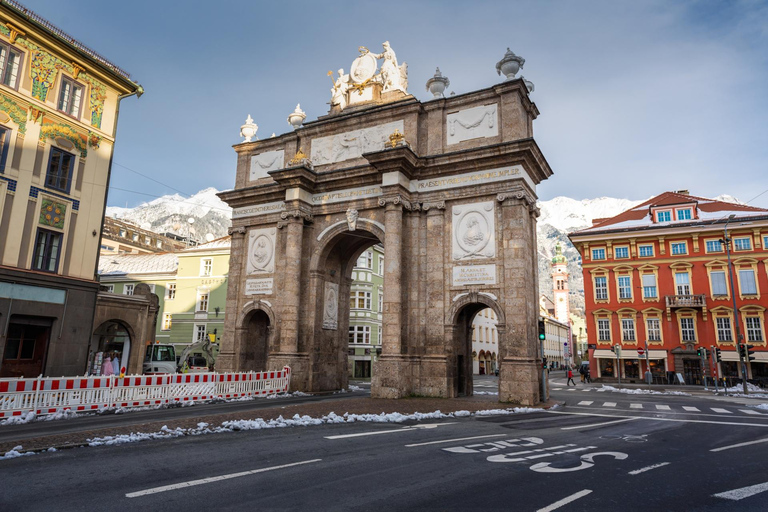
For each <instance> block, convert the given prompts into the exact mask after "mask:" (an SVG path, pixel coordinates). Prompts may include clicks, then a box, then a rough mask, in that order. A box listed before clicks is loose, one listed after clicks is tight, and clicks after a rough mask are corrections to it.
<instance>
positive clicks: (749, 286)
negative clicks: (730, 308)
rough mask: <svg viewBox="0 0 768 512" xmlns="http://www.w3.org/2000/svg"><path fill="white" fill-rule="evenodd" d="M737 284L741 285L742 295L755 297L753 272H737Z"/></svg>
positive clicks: (755, 287)
mask: <svg viewBox="0 0 768 512" xmlns="http://www.w3.org/2000/svg"><path fill="white" fill-rule="evenodd" d="M739 284H740V285H741V294H742V295H757V283H756V282H755V271H754V270H752V269H751V268H750V269H746V270H739Z"/></svg>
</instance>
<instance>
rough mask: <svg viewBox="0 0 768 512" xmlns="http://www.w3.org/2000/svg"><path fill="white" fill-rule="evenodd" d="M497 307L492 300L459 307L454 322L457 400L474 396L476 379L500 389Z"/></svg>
mask: <svg viewBox="0 0 768 512" xmlns="http://www.w3.org/2000/svg"><path fill="white" fill-rule="evenodd" d="M496 308H497V305H496V304H495V303H494V302H493V301H491V300H490V299H485V298H483V299H482V301H478V302H473V301H472V300H471V299H470V300H467V301H466V302H465V304H462V305H461V306H460V309H458V312H457V313H456V316H455V320H454V342H453V352H454V358H455V359H454V385H453V390H454V396H468V395H471V394H473V390H474V378H475V376H477V378H478V379H480V380H481V381H483V382H485V381H488V382H490V383H491V384H490V385H489V384H483V387H494V386H495V387H498V378H497V376H496V370H497V366H496V365H497V359H496V353H498V351H499V338H500V337H499V332H498V329H497V324H498V315H497V313H496Z"/></svg>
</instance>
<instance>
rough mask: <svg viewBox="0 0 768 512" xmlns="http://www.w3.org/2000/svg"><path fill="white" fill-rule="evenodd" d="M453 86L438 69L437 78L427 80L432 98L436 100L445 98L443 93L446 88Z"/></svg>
mask: <svg viewBox="0 0 768 512" xmlns="http://www.w3.org/2000/svg"><path fill="white" fill-rule="evenodd" d="M449 85H451V81H450V80H448V77H447V76H443V74H442V73H440V68H437V70H436V71H435V76H433V77H432V78H430V79H429V80H427V90H428V91H429V92H431V93H432V96H434V97H435V98H443V97H444V95H443V92H445V88H446V87H448V86H449Z"/></svg>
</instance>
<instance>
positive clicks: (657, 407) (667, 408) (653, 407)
mask: <svg viewBox="0 0 768 512" xmlns="http://www.w3.org/2000/svg"><path fill="white" fill-rule="evenodd" d="M593 404H595V406H596V407H597V406H600V407H607V408H612V409H615V408H618V407H619V404H618V403H617V402H603V403H602V404H601V403H599V402H597V403H596V402H595V401H594V400H582V401H581V402H578V403H577V404H576V405H581V406H584V407H588V406H590V405H593ZM621 407H624V404H621ZM676 407H679V408H680V409H682V410H683V411H685V412H699V413H709V412H710V411H711V412H714V413H717V414H734V413H741V414H749V415H752V416H768V412H765V413H763V412H759V411H756V410H755V409H736V410H735V411H732V410H729V409H724V408H723V407H694V406H692V405H682V406H671V405H666V404H641V403H630V404H629V408H630V409H642V410H644V411H662V412H673V411H676V410H677V409H675V408H676Z"/></svg>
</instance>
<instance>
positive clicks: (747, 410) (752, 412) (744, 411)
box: [739, 409, 762, 416]
mask: <svg viewBox="0 0 768 512" xmlns="http://www.w3.org/2000/svg"><path fill="white" fill-rule="evenodd" d="M739 412H743V413H745V414H757V415H758V416H762V414H760V413H759V412H757V411H755V410H754V409H739Z"/></svg>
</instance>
